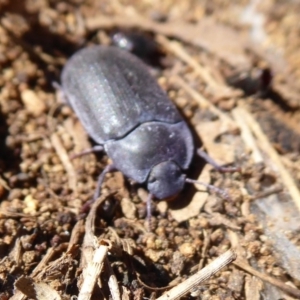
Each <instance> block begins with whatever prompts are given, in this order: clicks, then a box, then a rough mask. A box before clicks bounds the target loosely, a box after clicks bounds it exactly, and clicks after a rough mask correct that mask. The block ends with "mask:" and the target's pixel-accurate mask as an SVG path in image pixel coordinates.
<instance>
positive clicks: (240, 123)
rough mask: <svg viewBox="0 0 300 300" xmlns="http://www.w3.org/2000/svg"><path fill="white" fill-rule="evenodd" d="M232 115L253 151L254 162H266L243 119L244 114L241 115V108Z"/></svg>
mask: <svg viewBox="0 0 300 300" xmlns="http://www.w3.org/2000/svg"><path fill="white" fill-rule="evenodd" d="M232 115H233V118H234V119H235V121H236V123H237V124H238V126H239V127H240V130H241V137H242V139H243V141H244V143H245V144H246V145H247V146H248V147H249V148H250V149H251V152H252V158H253V161H254V162H255V163H261V162H263V161H264V159H263V156H262V154H261V152H260V150H259V148H258V146H257V143H256V141H255V139H254V137H253V135H252V133H251V130H250V128H249V126H248V124H247V123H246V122H245V120H244V118H243V114H242V113H241V111H240V108H239V107H237V108H235V109H234V110H233V111H232Z"/></svg>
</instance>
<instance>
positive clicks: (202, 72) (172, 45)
mask: <svg viewBox="0 0 300 300" xmlns="http://www.w3.org/2000/svg"><path fill="white" fill-rule="evenodd" d="M156 40H157V41H158V43H159V44H161V45H162V46H163V47H164V48H166V49H167V50H168V51H170V52H172V53H173V54H175V55H176V56H177V57H178V58H180V59H181V60H182V61H184V62H185V63H186V64H188V65H189V66H191V67H192V68H193V70H194V71H195V73H196V74H198V75H199V76H200V78H201V79H202V80H203V81H204V82H205V83H206V84H207V85H208V86H210V87H212V88H216V87H218V86H219V84H218V83H217V82H216V81H215V80H214V78H213V77H212V76H211V74H210V73H209V72H208V70H207V69H206V68H205V67H204V66H202V65H201V64H200V63H199V62H198V61H197V60H195V59H194V58H192V57H191V56H190V55H189V54H188V53H187V52H186V51H185V50H184V48H183V47H182V46H181V44H180V43H179V42H176V41H170V40H169V39H167V38H166V37H165V36H163V35H159V36H158V37H157V39H156Z"/></svg>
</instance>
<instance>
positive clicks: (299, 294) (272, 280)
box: [233, 259, 300, 299]
mask: <svg viewBox="0 0 300 300" xmlns="http://www.w3.org/2000/svg"><path fill="white" fill-rule="evenodd" d="M233 264H234V265H236V266H237V267H239V268H241V269H243V270H244V271H246V272H248V273H250V274H252V275H254V276H256V277H258V278H260V279H262V280H264V281H266V282H269V283H270V284H272V285H274V286H276V287H278V288H279V289H281V290H282V291H284V292H286V293H287V294H289V295H291V296H293V297H296V298H297V299H299V298H300V290H298V289H295V288H293V287H291V286H288V285H287V284H285V283H283V282H281V281H280V280H277V279H275V278H273V277H271V276H268V275H266V274H263V273H260V272H259V271H257V270H255V269H254V268H252V267H251V266H249V265H248V263H247V262H246V261H243V260H241V259H237V260H236V261H235V262H234V263H233Z"/></svg>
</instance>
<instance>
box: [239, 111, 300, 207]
mask: <svg viewBox="0 0 300 300" xmlns="http://www.w3.org/2000/svg"><path fill="white" fill-rule="evenodd" d="M238 113H239V115H240V116H241V117H242V118H243V120H245V121H246V122H247V124H248V126H249V127H250V128H251V130H252V132H253V133H254V134H255V136H256V138H257V139H258V144H259V145H260V147H261V149H263V150H264V151H265V152H266V153H267V154H268V156H269V158H270V159H271V160H272V161H273V164H274V166H276V168H277V169H278V172H279V173H280V176H281V178H282V181H283V183H284V185H285V187H286V189H287V190H288V191H289V193H290V195H291V197H292V199H293V201H294V203H295V205H296V206H297V208H298V210H299V211H300V192H299V189H298V188H297V185H296V183H295V181H294V180H293V178H292V176H291V175H290V173H289V172H288V171H287V169H286V168H285V166H284V164H283V162H282V160H281V158H280V156H279V154H278V153H277V151H276V150H275V149H274V147H273V146H272V144H271V143H270V141H269V139H268V138H267V136H266V135H265V134H264V132H263V131H262V129H261V127H260V125H259V124H258V122H257V121H256V120H255V119H254V118H253V116H252V115H251V114H250V113H249V112H248V111H247V110H246V109H245V108H242V107H239V108H238Z"/></svg>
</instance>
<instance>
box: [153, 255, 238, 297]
mask: <svg viewBox="0 0 300 300" xmlns="http://www.w3.org/2000/svg"><path fill="white" fill-rule="evenodd" d="M235 259H236V254H235V252H234V251H233V250H228V251H227V252H225V253H224V254H222V255H221V256H219V257H218V258H217V259H215V260H214V261H213V262H212V263H210V264H209V265H208V266H206V267H205V268H203V269H202V270H200V271H198V272H197V273H196V274H194V275H192V276H191V277H190V278H188V279H187V280H185V281H184V282H182V283H180V284H178V285H177V286H176V287H174V288H172V289H171V290H170V291H168V292H167V293H165V294H164V295H163V296H161V297H159V298H157V300H176V299H180V298H181V297H182V296H184V295H185V294H187V293H189V292H190V291H191V290H192V289H193V288H195V287H197V286H198V285H199V284H200V283H201V282H203V281H205V280H206V279H208V278H210V277H211V276H212V275H213V274H215V273H217V272H218V271H220V270H221V269H222V268H224V267H225V266H227V265H228V264H230V263H231V262H232V261H234V260H235Z"/></svg>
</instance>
